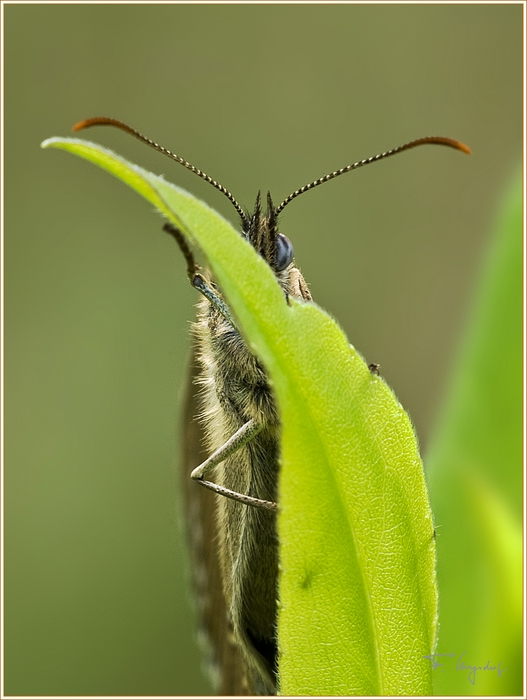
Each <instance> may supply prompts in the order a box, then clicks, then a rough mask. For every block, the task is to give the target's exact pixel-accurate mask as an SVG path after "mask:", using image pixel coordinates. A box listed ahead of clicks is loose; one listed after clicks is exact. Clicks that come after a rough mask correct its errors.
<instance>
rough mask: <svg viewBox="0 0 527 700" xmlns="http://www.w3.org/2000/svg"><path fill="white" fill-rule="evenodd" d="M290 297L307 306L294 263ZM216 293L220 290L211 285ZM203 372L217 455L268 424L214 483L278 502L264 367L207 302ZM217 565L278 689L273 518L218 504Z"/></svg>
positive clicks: (257, 659) (240, 631)
mask: <svg viewBox="0 0 527 700" xmlns="http://www.w3.org/2000/svg"><path fill="white" fill-rule="evenodd" d="M276 276H277V279H278V282H279V283H280V286H281V287H282V289H283V290H284V297H285V298H284V303H286V298H287V297H295V298H297V299H302V300H309V299H310V298H311V297H310V294H309V290H308V288H307V285H306V283H305V281H304V279H303V277H302V275H301V273H300V272H299V270H298V269H297V268H296V267H295V266H294V265H293V264H290V265H289V266H288V268H286V270H284V271H283V272H280V273H277V275H276ZM211 286H213V288H214V290H215V292H217V293H218V295H221V292H220V291H219V290H218V289H217V287H216V286H215V285H213V284H212V283H211ZM194 332H195V335H196V338H197V346H198V348H199V360H200V363H201V367H202V373H201V376H200V379H199V382H200V384H201V392H202V411H201V416H200V418H201V420H202V422H203V427H204V431H205V435H206V440H207V449H208V451H209V452H210V453H213V452H214V451H215V450H217V449H218V448H219V447H221V446H222V445H223V444H224V443H225V442H226V440H228V439H229V438H230V437H231V436H232V435H233V434H234V433H235V432H236V431H237V430H239V428H241V427H242V426H243V425H244V424H245V423H247V421H249V420H251V419H254V420H256V421H257V422H258V423H259V424H262V425H263V429H262V431H261V432H260V433H259V434H258V435H256V437H255V438H254V439H253V440H251V441H250V442H249V443H247V444H246V445H245V446H243V447H242V448H241V449H239V450H238V451H237V452H236V453H235V454H234V455H232V456H231V457H229V458H228V459H226V460H225V461H224V462H222V463H221V464H219V465H218V466H217V467H216V471H215V474H214V475H213V479H214V481H215V482H216V483H218V484H221V485H223V486H226V487H227V488H229V489H231V490H233V491H236V492H238V493H243V494H247V495H249V496H253V497H255V498H259V499H264V500H267V501H274V502H276V501H277V497H278V494H277V484H278V470H279V457H280V450H279V446H280V421H279V416H278V410H277V406H276V403H275V400H274V396H273V393H272V390H271V387H270V385H269V379H268V376H267V373H266V371H265V369H264V368H263V366H262V364H261V363H260V362H259V360H258V359H257V358H256V357H255V356H254V355H253V354H252V353H251V351H250V350H249V348H248V346H247V344H246V343H245V341H244V339H243V337H242V336H241V334H240V332H239V331H238V330H237V329H236V328H234V327H233V326H232V325H231V324H230V323H229V322H228V321H227V320H226V319H225V318H224V316H223V315H222V314H221V313H220V312H219V311H218V310H217V309H215V308H214V307H213V306H212V305H211V304H210V303H209V301H208V300H207V299H202V301H201V302H200V304H199V307H198V318H197V322H196V324H195V327H194ZM217 520H218V525H219V534H218V537H219V545H220V561H221V566H222V570H223V581H224V592H225V596H226V600H227V605H228V608H229V612H230V615H231V619H232V623H233V626H234V630H235V634H236V636H237V638H238V642H239V643H240V644H241V646H242V648H244V649H245V650H246V651H248V652H250V653H247V660H248V663H249V664H250V665H253V666H254V664H255V663H256V665H257V667H258V668H257V675H258V676H259V677H263V678H264V679H265V678H268V679H269V684H268V685H266V687H264V688H263V689H262V690H263V691H265V692H267V693H270V692H273V690H274V673H275V667H276V641H275V636H276V629H275V628H276V610H277V605H276V601H277V578H278V540H277V533H276V513H275V512H272V511H269V510H262V509H259V508H254V507H249V506H247V505H244V504H242V503H239V502H236V501H233V500H231V499H227V498H218V501H217Z"/></svg>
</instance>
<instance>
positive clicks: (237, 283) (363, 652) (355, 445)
mask: <svg viewBox="0 0 527 700" xmlns="http://www.w3.org/2000/svg"><path fill="white" fill-rule="evenodd" d="M43 145H44V146H53V147H57V148H63V149H65V150H69V151H71V152H72V153H75V154H77V155H80V156H82V157H84V158H87V159H88V160H91V161H93V162H95V163H96V164H97V165H99V166H101V167H103V168H105V169H107V170H108V171H110V172H111V173H112V174H114V175H116V176H117V177H119V178H120V179H122V180H123V181H124V182H126V183H127V184H129V185H130V186H131V187H133V188H134V189H136V190H137V191H138V192H139V193H140V194H141V195H142V196H144V197H145V198H146V199H147V200H149V201H150V202H151V203H153V204H154V205H155V206H156V207H157V208H158V209H159V210H160V211H161V213H162V214H163V215H164V216H166V217H167V218H169V219H171V220H172V221H173V222H174V223H176V224H177V225H178V226H179V227H180V228H181V230H182V231H183V232H184V233H185V234H186V235H187V237H188V238H189V240H190V241H191V242H192V243H193V244H194V245H196V246H198V247H199V248H200V249H201V251H202V252H203V254H204V255H205V257H206V258H207V259H208V262H209V264H210V266H211V268H212V269H213V271H214V275H215V277H216V279H217V280H218V282H219V284H220V286H221V288H222V290H223V293H224V295H225V297H226V299H227V300H228V303H229V306H230V308H231V310H232V312H233V313H234V315H235V317H236V319H237V321H238V323H239V326H240V328H241V329H242V332H243V333H244V336H245V338H246V340H247V342H248V344H249V345H250V347H251V348H252V349H253V351H254V352H255V353H256V354H257V355H258V357H259V358H260V359H261V360H262V361H263V362H264V364H265V366H266V368H267V369H268V371H269V374H270V377H271V381H272V383H273V385H274V389H275V392H276V396H277V401H278V405H279V408H280V413H281V416H282V422H283V435H282V469H281V478H280V507H281V512H280V516H279V535H280V547H281V550H280V556H281V575H280V611H279V630H278V635H279V646H280V679H281V692H282V693H284V694H288V695H300V694H304V695H337V694H340V695H378V694H392V695H398V694H408V695H426V694H429V693H430V692H431V665H430V661H429V660H427V659H426V658H424V656H426V655H429V654H430V653H431V651H432V650H433V648H434V643H435V635H436V619H437V593H436V584H435V542H434V536H433V535H434V531H433V526H432V517H431V512H430V507H429V504H428V497H427V492H426V487H425V481H424V476H423V470H422V465H421V461H420V458H419V454H418V449H417V443H416V439H415V436H414V433H413V429H412V426H411V424H410V421H409V419H408V416H407V415H406V414H405V412H404V410H403V409H402V407H401V406H400V404H399V403H398V402H397V400H396V398H395V397H394V395H393V394H392V392H391V391H390V389H389V388H388V387H387V385H386V384H385V383H384V381H383V380H382V379H381V378H380V377H378V376H376V375H375V374H372V373H371V372H370V371H369V369H368V367H367V366H366V364H365V362H364V360H363V359H362V358H361V357H360V355H359V354H358V353H357V352H356V350H355V349H354V348H353V347H350V345H349V343H348V341H347V340H346V338H345V336H344V334H343V333H342V331H341V329H340V328H339V327H338V326H337V324H336V323H335V322H334V321H333V320H332V319H331V318H330V317H329V316H327V314H325V313H324V312H323V311H321V310H320V309H319V308H318V307H317V306H316V305H315V304H305V303H300V302H298V301H295V300H291V304H290V305H288V304H287V303H286V300H285V298H284V294H283V292H282V291H281V289H280V287H279V285H278V283H277V281H276V279H275V277H274V274H273V273H272V271H271V269H270V268H269V266H268V265H267V263H265V261H264V260H263V259H262V258H261V257H260V256H258V255H257V254H256V252H255V251H254V249H253V248H252V247H251V246H250V245H249V244H248V243H247V242H246V241H245V240H243V239H242V238H241V236H240V235H239V234H238V233H237V232H236V231H235V230H234V229H233V228H232V227H231V226H230V224H228V223H227V222H226V221H225V220H224V219H222V218H221V217H220V216H219V215H218V214H217V213H215V212H214V211H213V210H211V209H210V208H209V207H208V206H207V205H205V204H203V203H202V202H199V201H197V200H196V199H194V198H193V197H191V196H190V195H189V194H188V193H186V192H184V191H183V190H181V189H179V188H177V187H175V186H173V185H171V184H169V183H167V182H165V181H164V180H163V179H161V178H159V177H157V176H155V175H152V174H151V173H147V172H146V171H144V170H142V169H141V168H138V167H137V166H135V165H131V164H130V163H127V162H126V161H124V160H122V159H121V158H119V157H117V156H115V155H114V154H112V153H111V152H109V151H106V150H104V149H102V148H101V147H99V146H95V145H93V144H89V143H87V142H83V141H78V140H76V139H50V140H49V141H47V142H45V144H43Z"/></svg>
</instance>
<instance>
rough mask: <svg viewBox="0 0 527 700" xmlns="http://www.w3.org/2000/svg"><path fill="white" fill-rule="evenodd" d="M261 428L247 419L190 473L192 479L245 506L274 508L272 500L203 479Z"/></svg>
mask: <svg viewBox="0 0 527 700" xmlns="http://www.w3.org/2000/svg"><path fill="white" fill-rule="evenodd" d="M262 428H263V425H262V424H261V423H257V422H256V421H255V420H253V419H251V420H249V421H247V423H245V424H244V425H242V427H241V428H240V429H239V430H237V431H236V432H235V433H234V435H232V437H230V438H229V439H228V440H227V442H226V443H225V444H224V445H222V446H221V447H220V448H219V449H217V450H216V452H214V453H213V454H211V456H210V457H209V458H208V459H206V460H205V461H204V462H203V463H202V464H200V465H199V466H198V467H196V468H195V469H194V471H193V472H192V474H191V475H190V476H191V477H192V478H193V479H195V480H196V481H198V482H199V483H200V484H201V485H202V486H205V488H207V489H210V490H211V491H214V493H219V494H220V495H221V496H225V497H226V498H231V499H232V500H233V501H239V502H240V503H244V504H245V505H247V506H253V507H255V508H265V509H267V510H276V509H277V505H276V503H273V502H272V501H264V500H262V499H260V498H254V497H253V496H245V495H244V494H243V493H238V492H237V491H231V489H227V488H225V487H224V486H220V485H219V484H214V483H212V482H211V481H205V480H204V478H203V477H204V476H205V474H206V473H207V472H208V471H210V470H211V469H212V468H213V467H215V466H217V465H218V464H220V462H223V461H224V460H225V459H227V457H230V456H231V455H232V454H234V453H235V452H236V451H237V450H239V449H240V447H243V446H244V445H246V444H247V443H248V442H250V441H251V440H252V439H253V438H254V437H255V436H256V435H258V433H259V432H260V431H261V429H262Z"/></svg>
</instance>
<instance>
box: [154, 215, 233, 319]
mask: <svg viewBox="0 0 527 700" xmlns="http://www.w3.org/2000/svg"><path fill="white" fill-rule="evenodd" d="M163 231H165V232H166V233H169V234H170V235H171V236H173V237H174V238H175V240H176V242H177V244H178V246H179V247H180V249H181V252H182V253H183V257H184V258H185V260H186V261H187V275H188V278H189V280H190V284H191V285H192V286H193V287H194V288H195V289H197V290H198V292H201V294H203V296H204V297H206V298H207V299H208V300H209V301H210V303H211V304H212V306H214V308H215V309H217V310H218V311H219V312H220V314H221V315H222V316H223V317H224V318H225V319H227V321H228V322H229V323H230V324H231V326H232V327H233V328H236V323H235V321H234V319H233V317H232V314H231V312H230V311H229V307H228V306H227V304H226V303H225V302H224V301H223V299H221V298H220V297H219V296H218V295H217V294H216V292H215V291H214V290H213V289H212V288H211V287H209V285H208V284H207V283H206V282H205V280H204V279H203V277H202V276H201V275H200V274H199V272H198V269H199V266H198V264H197V263H196V261H195V259H194V255H193V253H192V251H191V250H190V248H189V245H188V243H187V239H186V238H185V236H184V235H183V234H182V233H181V231H180V230H179V229H178V228H177V227H176V226H174V225H173V224H170V223H166V224H165V225H164V226H163Z"/></svg>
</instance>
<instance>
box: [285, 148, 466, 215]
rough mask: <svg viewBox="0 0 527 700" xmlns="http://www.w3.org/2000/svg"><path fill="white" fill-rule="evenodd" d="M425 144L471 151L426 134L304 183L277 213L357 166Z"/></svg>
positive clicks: (287, 198)
mask: <svg viewBox="0 0 527 700" xmlns="http://www.w3.org/2000/svg"><path fill="white" fill-rule="evenodd" d="M425 144H437V145H439V146H450V148H455V149H456V150H458V151H463V153H467V154H468V155H470V153H471V151H470V148H469V147H468V146H466V145H465V144H464V143H461V141H456V140H455V139H449V138H448V137H446V136H424V137H423V138H421V139H416V140H415V141H410V142H409V143H405V144H403V145H402V146H398V147H397V148H392V149H391V150H390V151H385V152H384V153H379V155H377V156H372V157H371V158H366V159H365V160H359V161H358V162H357V163H353V164H352V165H347V166H346V167H345V168H341V169H340V170H335V171H334V172H332V173H329V175H324V176H323V177H321V178H319V179H318V180H313V182H310V183H309V184H308V185H304V187H301V188H300V189H298V190H295V191H294V192H292V193H291V194H290V195H289V196H288V197H286V198H285V199H284V201H283V202H282V203H281V204H279V205H278V206H277V207H276V209H275V215H277V216H278V214H280V212H281V211H283V209H284V208H285V207H286V206H287V205H288V204H289V202H292V201H293V199H296V198H297V197H299V196H300V195H301V194H304V192H307V191H308V190H312V189H313V188H314V187H318V186H319V185H322V184H323V183H324V182H328V181H329V180H333V178H335V177H338V176H339V175H344V173H348V172H349V171H350V170H356V169H357V168H362V166H363V165H369V164H370V163H375V162H376V161H378V160H382V159H383V158H388V157H389V156H394V155H396V154H397V153H402V152H403V151H408V150H410V148H415V147H416V146H424V145H425Z"/></svg>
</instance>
